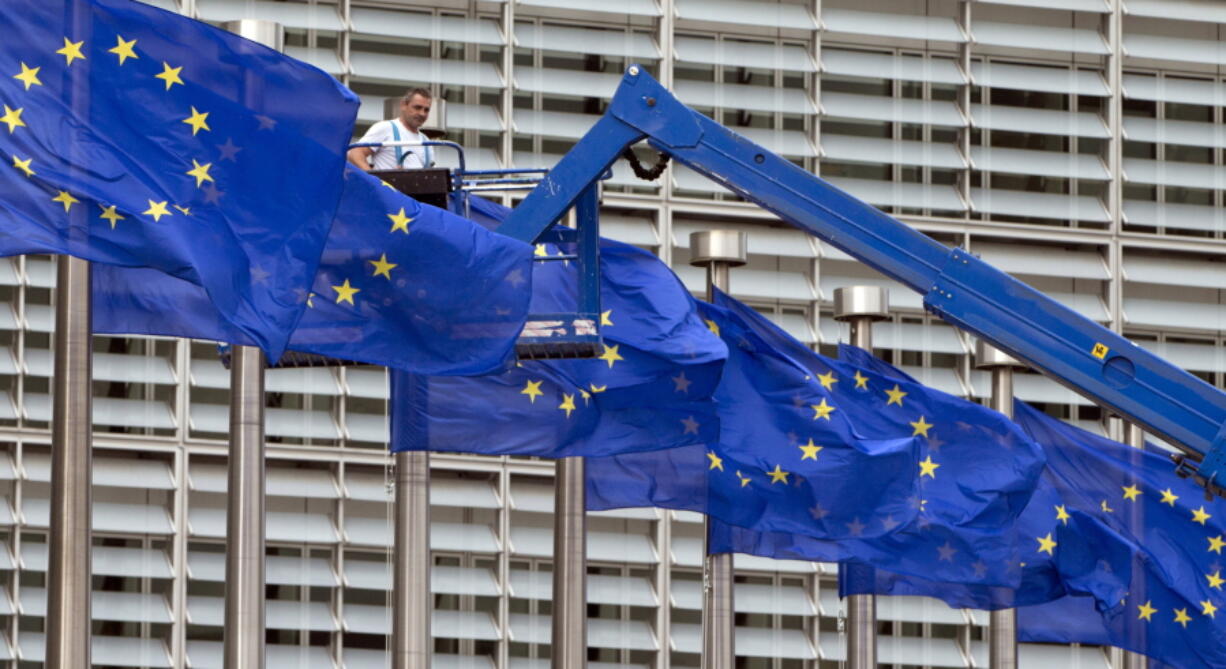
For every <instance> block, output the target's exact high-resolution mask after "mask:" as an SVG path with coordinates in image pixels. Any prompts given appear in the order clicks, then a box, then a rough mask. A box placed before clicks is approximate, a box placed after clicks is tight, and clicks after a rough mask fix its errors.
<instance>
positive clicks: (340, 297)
mask: <svg viewBox="0 0 1226 669" xmlns="http://www.w3.org/2000/svg"><path fill="white" fill-rule="evenodd" d="M332 290H335V291H336V303H337V304H340V303H341V302H348V303H349V304H354V303H353V296H354V295H357V294H358V293H360V292H362V289H361V288H354V287H353V286H351V285H349V279H345V283H342V284H341V285H339V286H332ZM354 306H357V305H356V304H354Z"/></svg>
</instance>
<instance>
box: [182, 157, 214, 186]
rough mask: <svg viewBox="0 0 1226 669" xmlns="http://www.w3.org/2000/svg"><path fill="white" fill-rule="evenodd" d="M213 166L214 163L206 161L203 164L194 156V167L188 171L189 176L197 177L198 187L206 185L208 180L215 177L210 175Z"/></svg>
mask: <svg viewBox="0 0 1226 669" xmlns="http://www.w3.org/2000/svg"><path fill="white" fill-rule="evenodd" d="M212 168H213V163H205V164H203V165H201V164H200V163H198V162H196V159H195V158H192V169H190V170H188V171H187V176H189V177H196V188H199V187H201V186H203V185H204V182H206V181H213V177H211V176H209V170H210V169H212Z"/></svg>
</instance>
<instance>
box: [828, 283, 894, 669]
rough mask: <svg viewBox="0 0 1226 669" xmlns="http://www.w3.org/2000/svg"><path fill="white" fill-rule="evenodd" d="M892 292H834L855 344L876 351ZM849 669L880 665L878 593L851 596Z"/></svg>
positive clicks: (862, 576)
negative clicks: (877, 326) (877, 324)
mask: <svg viewBox="0 0 1226 669" xmlns="http://www.w3.org/2000/svg"><path fill="white" fill-rule="evenodd" d="M889 304H890V301H889V293H888V291H887V290H886V289H885V288H882V287H880V286H847V287H845V288H838V289H835V291H834V319H835V320H838V321H846V322H847V323H848V324H849V325H850V326H851V343H852V345H854V346H858V347H860V348H862V349H864V350H866V351H869V352H870V353H871V352H872V350H873V322H874V321H881V320H885V319H887V318H889V309H890V307H889ZM843 569H844V570H845V576H846V577H847V578H849V579H852V580H854V581H858V582H863V583H872V582H873V581H874V580H875V576H874V575H873V568H872V567H869V566H868V565H864V564H859V563H855V562H849V563H845V564H844V565H843ZM847 619H848V626H849V627H850V628H851V629H850V630H849V632H848V634H847V667H848V669H876V668H877V596H876V595H851V596H850V597H848V598H847Z"/></svg>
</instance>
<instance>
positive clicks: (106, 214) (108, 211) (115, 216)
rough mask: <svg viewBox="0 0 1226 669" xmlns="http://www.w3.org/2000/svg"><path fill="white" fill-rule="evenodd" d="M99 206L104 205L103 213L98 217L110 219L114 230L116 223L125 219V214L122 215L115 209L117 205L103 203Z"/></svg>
mask: <svg viewBox="0 0 1226 669" xmlns="http://www.w3.org/2000/svg"><path fill="white" fill-rule="evenodd" d="M98 206H99V207H102V213H101V214H99V215H98V218H101V219H105V220H106V221H109V222H110V224H111V229H112V230H114V229H115V224H116V223H118V222H120V221H122V220H123V219H124V217H123V216H121V215H120V214H119V212H117V211H115V205H111V206H109V207H103V206H102V205H98Z"/></svg>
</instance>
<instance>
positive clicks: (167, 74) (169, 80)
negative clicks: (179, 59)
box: [153, 61, 183, 90]
mask: <svg viewBox="0 0 1226 669" xmlns="http://www.w3.org/2000/svg"><path fill="white" fill-rule="evenodd" d="M182 71H183V67H182V66H180V67H171V66H170V63H167V62H165V61H163V62H162V73H161V74H155V75H153V78H154V79H161V80H162V81H165V82H166V90H170V87H171V86H174V85H175V84H179V85H180V86H182V85H183V80H182V79H180V78H179V73H180V72H182Z"/></svg>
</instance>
